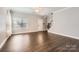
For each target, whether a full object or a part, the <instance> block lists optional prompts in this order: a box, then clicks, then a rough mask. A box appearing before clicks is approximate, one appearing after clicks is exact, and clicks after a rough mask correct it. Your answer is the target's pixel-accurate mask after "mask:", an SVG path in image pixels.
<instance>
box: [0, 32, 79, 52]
mask: <svg viewBox="0 0 79 59" xmlns="http://www.w3.org/2000/svg"><path fill="white" fill-rule="evenodd" d="M0 51H1V52H77V51H79V40H77V39H73V38H69V37H65V36H61V35H57V34H53V33H48V32H36V33H27V34H18V35H12V36H11V37H10V38H9V39H8V40H7V42H6V44H5V45H4V46H3V48H2V49H1V50H0Z"/></svg>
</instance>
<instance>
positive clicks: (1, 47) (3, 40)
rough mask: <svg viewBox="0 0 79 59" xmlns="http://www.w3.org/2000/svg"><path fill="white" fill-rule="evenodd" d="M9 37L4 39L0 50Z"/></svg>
mask: <svg viewBox="0 0 79 59" xmlns="http://www.w3.org/2000/svg"><path fill="white" fill-rule="evenodd" d="M10 36H11V35H9V36H8V37H6V38H5V39H4V40H3V42H2V43H1V44H0V49H1V48H2V47H3V46H4V44H5V42H6V41H7V39H8V38H9V37H10Z"/></svg>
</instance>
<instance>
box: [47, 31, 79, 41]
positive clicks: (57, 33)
mask: <svg viewBox="0 0 79 59" xmlns="http://www.w3.org/2000/svg"><path fill="white" fill-rule="evenodd" d="M48 32H49V33H54V34H58V35H61V36H66V37H70V38H74V39H78V40H79V37H75V36H71V35H66V34H62V33H56V32H50V31H48Z"/></svg>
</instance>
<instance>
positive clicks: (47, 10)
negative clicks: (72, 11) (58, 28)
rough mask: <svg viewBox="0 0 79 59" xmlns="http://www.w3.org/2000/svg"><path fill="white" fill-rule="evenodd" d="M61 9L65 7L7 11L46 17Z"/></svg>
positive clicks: (18, 8) (16, 8) (20, 8)
mask: <svg viewBox="0 0 79 59" xmlns="http://www.w3.org/2000/svg"><path fill="white" fill-rule="evenodd" d="M63 8H65V7H8V8H7V9H11V10H12V11H16V12H22V13H30V14H38V15H48V14H49V13H51V12H55V11H57V10H60V9H63Z"/></svg>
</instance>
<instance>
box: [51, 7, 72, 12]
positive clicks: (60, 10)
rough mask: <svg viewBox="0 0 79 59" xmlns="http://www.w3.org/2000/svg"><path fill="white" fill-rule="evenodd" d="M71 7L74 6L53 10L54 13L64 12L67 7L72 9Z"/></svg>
mask: <svg viewBox="0 0 79 59" xmlns="http://www.w3.org/2000/svg"><path fill="white" fill-rule="evenodd" d="M70 8H72V7H65V8H63V9H59V10H57V11H55V12H53V13H58V12H62V11H64V10H67V9H70Z"/></svg>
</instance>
